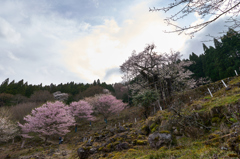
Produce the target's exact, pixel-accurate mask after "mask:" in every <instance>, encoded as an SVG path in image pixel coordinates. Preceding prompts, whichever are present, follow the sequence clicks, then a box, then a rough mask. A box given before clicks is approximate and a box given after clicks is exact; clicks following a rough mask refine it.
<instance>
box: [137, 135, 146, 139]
mask: <svg viewBox="0 0 240 159" xmlns="http://www.w3.org/2000/svg"><path fill="white" fill-rule="evenodd" d="M137 138H138V139H144V138H145V137H144V136H143V135H138V137H137Z"/></svg>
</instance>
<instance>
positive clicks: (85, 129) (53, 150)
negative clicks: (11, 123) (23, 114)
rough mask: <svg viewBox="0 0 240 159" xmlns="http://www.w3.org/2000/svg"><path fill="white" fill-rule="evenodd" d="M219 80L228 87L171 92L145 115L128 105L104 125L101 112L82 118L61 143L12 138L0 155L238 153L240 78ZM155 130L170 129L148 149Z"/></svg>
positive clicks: (171, 158)
mask: <svg viewBox="0 0 240 159" xmlns="http://www.w3.org/2000/svg"><path fill="white" fill-rule="evenodd" d="M224 81H225V82H226V84H227V86H228V88H225V87H224V85H223V84H222V82H221V81H217V82H215V83H211V84H208V85H205V86H201V87H199V88H196V89H194V90H189V91H186V92H182V93H178V94H175V95H174V98H172V99H169V100H167V101H165V103H168V104H166V105H165V107H167V109H165V110H163V111H158V112H157V113H156V114H154V115H152V116H150V117H148V119H146V120H145V119H143V118H141V116H140V115H139V114H140V112H141V110H140V109H139V108H137V107H132V108H128V109H126V110H124V111H123V112H122V113H121V114H119V115H116V116H113V117H111V118H110V119H109V120H108V124H107V125H106V123H105V122H104V120H103V118H102V117H100V116H98V117H97V120H96V121H94V122H92V126H89V122H86V121H85V122H82V123H80V124H79V126H78V131H77V132H74V128H71V129H72V131H71V132H70V133H69V134H67V135H66V136H65V138H64V143H63V144H62V145H60V146H59V144H58V138H57V137H55V138H54V137H52V138H51V140H50V142H48V143H47V144H46V145H45V144H44V142H43V140H41V139H39V138H38V137H34V138H33V139H29V140H27V141H26V144H25V147H24V148H23V149H21V148H20V146H21V139H20V138H16V139H15V140H16V141H15V143H14V144H12V143H7V144H2V145H0V158H24V159H27V158H49V159H50V158H56V159H59V158H72V159H75V158H78V154H77V150H78V149H79V148H81V149H82V150H84V151H85V152H86V156H88V157H89V158H92V159H96V158H112V159H118V158H139V159H140V158H141V159H154V158H155V159H157V158H168V159H175V158H182V159H188V158H189V159H192V158H196V159H198V158H199V159H200V158H215V159H217V158H238V157H239V156H238V155H239V154H240V148H239V144H240V127H239V121H240V116H239V113H240V77H234V78H228V79H224ZM207 88H209V89H210V90H211V91H212V93H213V97H211V96H210V95H209V93H208V90H207ZM135 118H137V122H136V123H135ZM123 121H124V123H123ZM119 123H120V125H121V126H119ZM115 126H116V127H115ZM154 132H159V133H163V134H171V142H170V143H169V144H166V145H162V146H161V147H160V148H151V147H150V145H149V143H148V136H149V135H150V134H152V133H154ZM86 138H87V140H86Z"/></svg>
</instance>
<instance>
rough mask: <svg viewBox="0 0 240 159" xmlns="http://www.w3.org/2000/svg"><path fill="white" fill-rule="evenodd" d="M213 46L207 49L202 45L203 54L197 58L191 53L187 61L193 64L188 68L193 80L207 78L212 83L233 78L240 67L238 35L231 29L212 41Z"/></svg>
mask: <svg viewBox="0 0 240 159" xmlns="http://www.w3.org/2000/svg"><path fill="white" fill-rule="evenodd" d="M213 41H214V46H215V47H212V46H210V47H209V48H208V47H207V46H206V45H205V44H203V50H204V54H201V55H200V56H197V55H196V54H194V53H192V54H191V55H190V56H189V60H190V61H193V62H194V64H192V65H191V66H189V67H188V69H189V70H190V71H192V72H193V73H194V75H193V76H192V77H193V78H195V79H199V78H200V77H209V78H210V79H211V80H212V81H213V82H214V81H217V80H221V79H223V78H227V77H231V76H235V72H234V70H236V71H240V70H239V66H240V34H239V33H238V32H236V31H234V30H233V29H229V31H228V32H227V33H226V35H224V36H223V37H222V38H221V41H219V40H217V39H213Z"/></svg>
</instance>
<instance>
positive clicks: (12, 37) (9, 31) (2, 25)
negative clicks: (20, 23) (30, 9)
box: [0, 17, 21, 43]
mask: <svg viewBox="0 0 240 159" xmlns="http://www.w3.org/2000/svg"><path fill="white" fill-rule="evenodd" d="M0 37H2V38H5V39H7V41H9V42H11V43H17V42H19V40H20V38H21V35H20V34H19V33H18V32H17V31H16V30H15V29H14V27H13V26H12V25H11V24H10V23H8V22H7V21H6V20H5V19H3V18H1V17H0Z"/></svg>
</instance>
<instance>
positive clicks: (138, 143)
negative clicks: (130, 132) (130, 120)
mask: <svg viewBox="0 0 240 159" xmlns="http://www.w3.org/2000/svg"><path fill="white" fill-rule="evenodd" d="M133 145H147V140H134V141H133Z"/></svg>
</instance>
